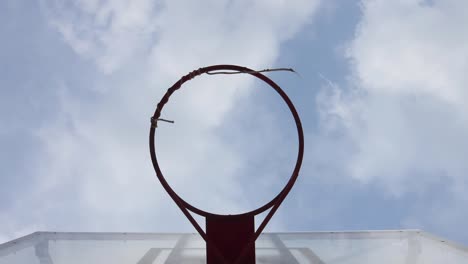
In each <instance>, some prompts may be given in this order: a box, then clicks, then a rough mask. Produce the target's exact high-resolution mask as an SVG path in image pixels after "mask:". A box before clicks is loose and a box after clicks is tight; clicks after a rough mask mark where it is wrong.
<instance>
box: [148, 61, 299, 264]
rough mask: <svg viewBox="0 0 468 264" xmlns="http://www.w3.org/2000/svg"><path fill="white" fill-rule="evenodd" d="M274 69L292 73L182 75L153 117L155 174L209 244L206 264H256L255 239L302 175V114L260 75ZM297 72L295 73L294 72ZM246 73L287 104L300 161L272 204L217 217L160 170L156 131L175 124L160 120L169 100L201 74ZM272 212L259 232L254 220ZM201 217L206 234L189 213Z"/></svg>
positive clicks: (217, 69) (215, 69) (231, 68)
mask: <svg viewBox="0 0 468 264" xmlns="http://www.w3.org/2000/svg"><path fill="white" fill-rule="evenodd" d="M274 70H287V71H293V70H292V69H284V68H282V69H271V70H270V69H267V70H263V71H254V70H251V69H249V68H246V67H242V66H236V65H213V66H208V67H204V68H200V69H198V70H195V71H192V72H190V73H189V74H187V75H185V76H183V77H182V78H181V79H180V80H178V81H177V82H176V83H175V84H174V85H173V86H172V87H171V88H169V89H168V90H167V92H166V94H164V96H163V98H162V99H161V101H160V102H159V103H158V104H157V107H156V110H155V112H154V115H153V117H152V118H151V128H150V135H149V145H150V153H151V161H152V163H153V167H154V170H155V172H156V175H157V177H158V179H159V181H160V182H161V184H162V186H163V187H164V189H165V190H166V191H167V193H168V194H169V196H170V197H171V198H172V199H173V200H174V202H175V203H176V204H177V206H178V207H179V208H180V210H182V212H183V213H184V215H185V216H186V217H187V218H188V220H189V221H190V223H192V225H193V226H194V227H195V229H196V230H197V232H198V233H199V234H200V236H201V237H202V238H203V239H204V240H205V241H206V244H207V247H206V250H207V263H208V264H214V263H226V264H227V263H229V264H231V263H243V264H253V263H255V240H256V239H257V238H258V236H259V235H260V234H261V233H262V231H263V229H264V228H265V227H266V225H267V224H268V222H269V221H270V219H271V218H272V216H273V215H274V214H275V212H276V210H277V209H278V208H279V206H280V205H281V203H282V202H283V200H284V199H285V198H286V196H287V195H288V193H289V191H290V190H291V189H292V187H293V185H294V183H295V182H296V179H297V177H298V175H299V170H300V168H301V164H302V158H303V155H304V133H303V131H302V124H301V120H300V118H299V115H298V113H297V111H296V109H295V107H294V105H293V103H292V102H291V100H290V99H289V98H288V96H287V95H286V93H285V92H284V91H283V90H282V89H281V88H280V87H279V86H278V85H277V84H276V83H275V82H273V81H272V80H271V79H269V78H268V77H266V76H265V75H263V74H262V73H261V72H265V71H274ZM293 72H294V71H293ZM235 73H245V74H250V75H252V76H255V77H257V78H258V79H260V80H262V81H264V82H266V83H267V84H269V85H270V86H271V87H272V88H273V89H274V90H275V91H276V92H277V93H278V94H279V95H280V96H281V98H282V99H283V101H284V102H285V103H286V104H287V106H288V108H289V110H290V112H291V114H292V116H293V118H294V121H295V124H296V128H297V135H298V144H299V148H298V153H297V161H296V165H295V167H294V171H293V173H292V175H291V177H290V179H289V181H288V182H287V184H286V185H285V186H284V188H283V189H282V190H281V191H280V192H279V193H278V194H277V195H276V196H275V197H274V198H273V199H272V200H271V201H269V202H267V203H266V204H264V205H262V206H260V207H258V208H256V209H254V210H251V211H248V212H244V213H241V214H235V215H222V214H214V213H210V212H207V211H204V210H201V209H199V208H197V207H195V206H193V205H191V204H189V203H188V202H186V201H185V200H184V199H182V198H181V197H180V196H179V195H178V194H177V193H176V192H175V191H174V190H173V189H172V188H171V186H170V185H169V184H168V183H167V181H166V179H165V178H164V175H163V173H162V171H161V168H160V167H159V163H158V159H157V156H156V151H155V149H156V144H155V132H156V128H157V125H158V122H159V121H164V122H171V123H173V121H170V120H166V119H162V118H160V116H161V111H162V109H163V108H164V106H165V105H166V103H167V102H168V101H169V98H170V97H171V95H172V94H173V93H174V92H175V91H176V90H178V89H180V88H181V86H182V85H183V84H184V83H185V82H187V81H189V80H191V79H193V78H195V77H196V76H199V75H202V74H210V75H213V74H235ZM268 209H270V211H269V212H268V214H267V216H266V217H265V219H264V220H263V221H262V223H261V224H260V226H259V227H258V229H257V230H255V226H254V218H255V216H256V215H258V214H261V213H263V212H265V211H266V210H268ZM189 211H191V212H193V213H195V214H198V215H200V216H203V217H205V218H206V232H205V231H203V229H202V228H201V227H200V225H199V224H198V223H197V221H196V220H195V219H194V218H193V216H192V215H191V214H190V212H189Z"/></svg>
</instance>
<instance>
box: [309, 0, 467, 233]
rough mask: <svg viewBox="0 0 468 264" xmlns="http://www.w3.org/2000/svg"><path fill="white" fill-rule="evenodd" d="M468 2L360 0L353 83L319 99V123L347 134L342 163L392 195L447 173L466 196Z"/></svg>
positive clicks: (420, 188) (461, 197) (421, 188)
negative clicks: (320, 116)
mask: <svg viewBox="0 0 468 264" xmlns="http://www.w3.org/2000/svg"><path fill="white" fill-rule="evenodd" d="M467 11H468V4H467V2H465V1H431V3H427V2H425V1H363V3H362V13H363V17H362V19H361V22H360V23H359V25H358V28H357V30H356V35H355V38H354V39H353V40H352V41H351V42H350V43H349V49H348V51H347V54H346V56H347V58H348V59H349V61H350V65H351V69H352V75H351V76H350V82H349V83H350V86H351V88H349V89H346V90H340V89H338V88H336V87H330V88H329V89H330V90H331V91H334V92H329V93H328V95H327V94H325V95H324V96H323V97H320V98H319V99H318V100H319V103H321V105H322V107H321V111H323V112H322V113H323V115H324V123H323V124H327V125H330V122H333V123H332V125H333V127H334V128H335V129H337V128H338V130H339V129H342V130H340V131H341V132H342V133H343V134H344V137H345V138H347V140H346V142H347V147H348V149H350V155H349V156H348V157H346V158H344V160H343V163H344V164H345V167H346V170H345V173H348V174H350V175H351V176H352V177H353V178H355V179H359V180H361V181H363V182H377V183H379V184H381V185H382V186H384V187H385V188H386V189H387V190H388V191H389V192H390V193H393V194H395V195H402V194H405V193H407V192H421V193H425V192H428V191H429V186H431V185H433V184H434V183H437V182H440V181H441V180H442V181H443V182H446V183H447V186H448V188H449V189H450V192H451V193H454V196H455V197H456V198H455V201H466V199H467V197H468V196H467V195H466V188H467V186H468V182H467V180H468V178H467V176H466V172H467V171H468V163H466V157H467V156H468V140H467V137H466V135H467V134H468V108H467V107H466V103H465V102H466V101H467V100H468V90H467V85H468V79H467V77H466V76H467V75H466V72H468V47H467V46H466V43H467V41H468V31H467V30H466V26H465V25H466V24H467V23H468V17H467V16H466V13H467ZM441 188H442V186H441ZM433 195H437V194H436V193H434V194H433ZM440 199H445V198H440ZM448 201H450V199H449V200H447V202H448ZM428 203H429V202H428ZM457 203H458V202H457ZM465 204H466V203H465ZM425 206H426V208H429V207H431V206H432V205H431V204H426V205H425ZM447 210H453V208H452V209H449V208H448V207H447ZM458 210H460V209H458ZM439 213H440V214H445V213H447V215H452V214H450V213H449V212H443V211H440V212H439ZM421 215H424V214H423V213H421ZM428 217H429V216H428ZM430 217H432V215H431V216H430ZM430 217H429V218H430ZM421 221H422V222H424V221H425V220H421ZM427 222H430V221H429V220H427V221H426V223H427ZM442 222H444V221H442ZM449 222H450V221H445V224H446V226H444V227H443V228H446V229H450V225H449V224H448V223H449ZM440 226H443V224H441V223H440V225H439V227H440Z"/></svg>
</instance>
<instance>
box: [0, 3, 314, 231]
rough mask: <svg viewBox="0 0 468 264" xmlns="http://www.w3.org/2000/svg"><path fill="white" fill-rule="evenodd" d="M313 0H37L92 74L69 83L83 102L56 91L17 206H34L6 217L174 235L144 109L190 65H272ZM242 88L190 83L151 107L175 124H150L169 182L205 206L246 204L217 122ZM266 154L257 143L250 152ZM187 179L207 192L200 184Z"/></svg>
mask: <svg viewBox="0 0 468 264" xmlns="http://www.w3.org/2000/svg"><path fill="white" fill-rule="evenodd" d="M317 3H318V1H300V0H298V1H287V2H286V1H256V2H251V1H234V2H232V1H209V2H204V5H200V4H199V3H197V2H195V1H183V2H182V1H165V2H158V3H156V4H155V3H154V1H148V0H139V1H90V0H86V1H84V0H83V1H53V2H49V1H44V2H42V4H41V8H42V11H43V13H44V14H45V17H46V19H48V21H49V22H50V24H51V25H52V28H53V29H56V30H57V31H58V32H59V33H60V35H61V36H62V37H63V40H64V41H65V43H67V44H68V45H70V47H71V48H72V49H73V50H74V51H75V52H76V54H77V55H79V56H81V57H83V58H86V59H87V60H88V61H90V62H92V63H95V65H96V66H97V70H98V71H99V72H100V73H102V75H97V76H98V78H97V79H96V80H94V81H91V82H90V83H92V87H89V88H85V87H81V88H80V89H84V90H87V91H89V92H90V93H91V94H92V96H94V97H93V98H92V100H89V99H84V98H82V97H79V96H77V93H76V92H75V91H74V90H73V89H76V86H74V85H68V84H67V82H66V80H65V81H64V83H63V84H60V85H59V87H61V88H60V89H61V91H62V92H61V94H62V96H61V102H60V103H61V106H62V107H61V112H60V113H59V114H58V118H57V119H56V120H54V121H53V122H50V123H47V125H45V126H44V127H43V128H42V129H41V130H40V131H38V133H37V135H38V137H40V139H41V140H42V142H43V150H42V154H43V155H42V156H40V157H38V160H37V163H38V164H40V166H38V168H37V177H39V178H40V179H41V181H40V182H41V183H40V184H39V185H38V187H37V189H36V192H35V193H33V194H30V196H28V197H25V201H24V202H22V203H21V204H22V206H23V207H24V206H29V207H34V210H32V209H31V208H19V207H18V206H17V207H14V209H12V210H11V211H10V212H9V215H10V217H14V216H15V215H17V214H19V213H18V212H20V211H22V210H32V211H34V212H36V213H37V214H35V216H34V217H33V218H32V219H30V220H28V221H25V222H40V223H41V224H43V226H45V228H48V229H66V230H70V229H74V230H78V229H80V230H90V231H92V230H97V231H103V230H120V231H123V230H126V231H131V230H140V231H141V230H159V231H161V230H164V231H170V230H175V229H177V228H180V227H181V226H184V228H186V226H187V223H186V220H185V219H184V218H183V217H182V215H181V214H180V213H179V212H178V211H177V209H176V208H175V205H174V204H172V201H171V202H170V203H167V199H168V197H167V195H166V194H165V193H163V191H162V188H160V187H159V184H158V183H157V182H156V178H155V175H154V172H153V170H152V167H151V164H150V159H149V153H148V146H147V137H148V136H147V134H148V130H149V117H150V116H151V114H152V112H153V111H154V107H155V104H156V102H157V101H158V99H159V98H160V97H161V96H162V94H163V93H164V92H165V90H166V89H167V88H168V87H169V86H170V85H172V83H174V82H175V81H176V80H177V79H178V78H180V77H181V75H183V74H186V73H187V72H189V71H191V70H193V69H196V68H198V67H201V66H205V65H210V64H215V63H228V64H240V65H245V66H248V67H252V68H263V67H270V66H273V64H274V62H275V60H276V58H277V57H278V52H279V47H280V44H281V43H282V42H284V41H285V40H288V39H290V38H292V37H293V36H294V34H295V33H297V32H298V30H299V29H300V28H301V27H303V26H304V25H305V24H307V23H308V21H310V18H311V16H312V15H313V13H314V10H316V8H317ZM62 70H66V69H62ZM77 74H79V73H77ZM254 84H255V83H254V82H253V81H252V80H251V78H248V77H246V76H229V77H227V76H224V77H223V78H220V77H199V78H196V79H194V80H192V81H191V82H190V83H188V84H187V87H184V88H183V90H182V91H180V92H178V93H177V94H176V95H174V96H173V97H174V98H173V99H171V101H170V103H169V105H168V106H167V109H165V110H164V112H163V116H164V117H165V118H170V119H175V120H176V124H175V125H170V124H161V132H160V133H161V135H160V137H161V138H162V139H164V140H163V141H161V144H160V146H158V147H159V148H160V149H159V152H160V153H161V154H160V155H161V163H162V165H163V168H164V169H165V171H166V172H167V175H170V177H171V180H170V183H171V184H174V186H175V187H176V189H177V188H178V190H180V191H182V192H184V194H186V195H187V196H189V197H191V198H193V199H198V200H197V201H199V202H202V203H204V204H206V206H208V208H210V209H217V210H219V211H223V210H226V209H234V210H237V211H239V210H242V209H245V208H246V207H249V206H250V202H251V201H250V200H249V198H248V197H245V196H243V194H242V193H239V192H238V190H241V189H242V186H241V184H242V182H241V179H240V178H239V175H236V173H237V172H239V170H241V169H243V168H245V167H246V166H251V164H250V165H249V164H248V160H247V158H246V157H245V156H243V155H242V151H239V149H236V148H235V147H234V146H232V144H230V143H229V142H225V141H223V139H222V138H221V136H220V135H219V133H218V132H219V130H220V129H229V127H232V126H234V125H235V124H229V122H230V121H232V120H226V118H229V117H232V116H233V110H235V109H236V108H235V106H239V105H242V104H241V103H240V100H241V99H242V100H247V102H250V103H251V102H252V99H249V98H246V95H248V94H249V93H250V90H249V89H248V87H252V86H254ZM244 106H245V107H246V109H251V108H252V107H254V106H252V105H251V104H250V105H249V104H244ZM254 109H255V107H254ZM236 111H237V112H239V111H240V113H243V112H242V111H245V110H242V109H240V110H239V109H236ZM262 120H263V121H262ZM276 121H277V120H276V119H275V117H274V116H267V117H266V118H265V119H260V120H259V121H258V122H259V123H261V122H263V123H265V124H270V125H271V126H273V127H277V126H278V124H277V123H278V122H276ZM272 124H273V125H272ZM241 125H242V123H241ZM271 126H269V127H267V128H263V127H253V128H252V131H253V134H254V135H258V134H259V131H260V134H261V135H265V140H267V141H268V138H275V133H272V131H266V130H265V129H271V128H272V127H271ZM273 131H274V130H273ZM255 133H257V134H255ZM281 133H282V132H281V131H278V134H281ZM247 134H248V133H247ZM268 134H271V136H266V135H268ZM244 136H246V135H243V137H244ZM231 143H232V142H231ZM241 150H245V149H241ZM270 150H271V146H267V147H265V149H261V150H259V151H270ZM212 161H216V162H212ZM181 162H184V163H183V164H180V163H181ZM207 164H209V166H207ZM220 174H221V175H220ZM220 177H222V179H220ZM198 179H200V180H201V181H204V182H208V183H209V185H208V186H205V187H203V186H202V185H200V183H199V181H198ZM196 187H199V188H205V189H201V190H197V189H196ZM208 191H210V193H209V194H208V193H207V192H208ZM258 191H259V192H261V190H258ZM200 193H202V195H200ZM213 197H216V199H213ZM168 204H170V206H171V207H170V208H169V207H167V205H168ZM162 212H164V214H163V213H162ZM31 214H32V213H31ZM65 219H67V220H65ZM174 219H176V220H174ZM189 230H191V229H189Z"/></svg>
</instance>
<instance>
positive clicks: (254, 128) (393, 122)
mask: <svg viewBox="0 0 468 264" xmlns="http://www.w3.org/2000/svg"><path fill="white" fill-rule="evenodd" d="M467 13H468V2H466V1H463V0H432V1H422V0H395V1H384V0H368V1H351V0H350V1H338V0H332V1H324V0H289V1H280V0H277V1H271V0H269V1H261V0H259V1H247V0H245V1H244V0H241V1H227V0H226V1H224V0H221V1H220V0H216V1H215V0H207V1H204V2H203V4H201V3H198V2H197V1H155V0H133V1H129V0H114V1H107V0H101V1H98V0H79V1H71V0H70V1H67V0H50V1H48V0H42V1H26V0H6V1H1V3H0V34H1V36H2V37H1V42H0V147H1V151H0V223H1V227H0V243H1V242H5V241H8V240H11V239H14V238H17V237H19V236H23V235H26V234H29V233H32V232H35V231H90V232H105V231H107V232H110V231H117V232H194V229H193V227H192V226H191V225H190V223H189V222H188V221H187V220H186V219H185V217H184V216H183V214H182V213H181V212H180V211H179V210H178V208H177V207H176V205H175V204H174V202H173V201H172V200H170V198H169V196H168V195H167V194H166V193H165V191H164V190H163V188H162V187H161V186H160V184H159V182H158V181H157V178H156V175H155V173H154V171H153V169H152V165H151V160H150V155H149V147H148V133H149V128H150V117H151V115H152V113H153V112H154V109H155V107H156V104H157V102H158V101H159V100H160V99H161V97H162V95H163V94H164V93H165V91H166V90H167V89H168V88H169V87H170V86H172V84H173V83H175V82H176V81H177V80H178V79H179V78H180V77H181V76H183V75H185V74H187V73H188V72H190V71H192V70H195V69H197V68H200V67H204V66H208V65H213V64H235V65H242V66H246V67H249V68H252V69H257V70H260V69H264V68H275V67H291V68H294V69H295V70H296V71H297V72H298V74H292V73H288V72H274V73H266V75H267V76H269V77H270V78H271V79H273V80H274V81H275V82H277V83H278V84H279V85H280V86H281V87H282V89H283V90H284V91H285V92H286V93H287V94H288V96H289V97H290V98H291V100H292V101H293V103H294V104H295V106H296V108H297V110H298V112H299V115H300V117H301V120H302V122H303V125H304V133H305V155H304V163H303V166H302V169H301V173H300V176H299V178H298V181H297V183H296V185H295V186H294V188H293V189H292V191H291V193H290V195H289V196H288V197H287V198H286V200H285V201H284V203H283V204H282V206H281V207H280V209H279V210H278V212H277V213H276V214H275V216H274V217H273V220H272V221H271V222H270V224H269V226H268V227H267V231H270V232H273V231H324V230H326V231H329V230H376V229H378V230H382V229H422V230H425V231H428V232H431V233H433V234H436V235H439V236H442V237H445V238H447V239H451V240H454V241H458V242H461V243H463V244H468V232H466V231H465V225H466V223H465V222H466V220H465V219H467V218H468V210H466V207H467V206H468V192H467V191H468V174H467V172H468V162H467V161H466V157H468V138H467V137H466V135H467V134H468V107H467V105H466V104H465V102H466V101H467V100H468V89H467V88H466V86H467V85H468V77H467V76H468V75H466V74H465V72H467V70H468V46H467V45H466V42H467V41H468V31H467V30H466V24H467V23H468V16H466V14H467ZM162 117H163V118H166V119H171V120H174V121H175V123H174V124H169V123H161V124H160V127H158V132H157V136H156V140H157V142H158V149H157V153H158V157H159V159H160V162H161V167H162V169H163V171H164V173H165V175H166V179H167V180H168V182H169V183H170V184H171V186H173V188H174V189H175V190H176V191H177V192H178V193H179V194H180V195H181V196H182V197H183V198H184V199H186V200H187V201H189V202H190V203H193V204H195V205H197V206H198V207H200V208H202V209H206V210H209V211H211V212H216V213H239V212H244V211H246V210H251V209H254V208H257V207H259V206H261V205H262V204H264V203H265V202H268V201H269V200H270V199H271V198H272V197H273V196H274V195H275V194H276V193H277V192H278V191H279V190H281V188H282V187H283V186H284V184H285V182H286V181H287V180H288V178H289V176H290V174H291V172H292V169H293V167H294V163H295V159H296V156H295V155H296V152H297V136H296V131H295V128H294V123H293V120H292V117H291V115H290V113H289V112H288V109H287V107H286V105H285V104H284V102H282V101H281V99H280V98H279V96H278V95H277V94H275V93H274V91H273V90H272V89H270V88H269V87H268V86H266V85H265V84H264V83H262V82H261V81H259V80H255V78H253V77H251V76H248V75H243V74H238V75H216V76H206V75H203V76H200V77H197V78H195V79H193V80H191V81H190V82H187V83H186V85H184V86H183V87H182V89H181V90H179V91H177V93H176V94H174V96H173V97H172V98H171V100H170V101H169V103H168V104H167V106H166V107H165V108H164V111H163V113H162ZM198 219H199V220H201V221H203V219H200V218H198ZM260 221H261V216H259V217H258V218H257V220H256V222H257V223H258V222H260Z"/></svg>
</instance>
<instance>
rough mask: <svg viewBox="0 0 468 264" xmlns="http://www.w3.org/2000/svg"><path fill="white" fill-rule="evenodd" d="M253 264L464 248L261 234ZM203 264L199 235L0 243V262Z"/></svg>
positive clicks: (428, 239)
mask: <svg viewBox="0 0 468 264" xmlns="http://www.w3.org/2000/svg"><path fill="white" fill-rule="evenodd" d="M256 258H257V263H259V264H261V263H301V264H302V263H314V264H320V263H327V264H331V263H336V264H338V263H346V264H351V263H353V264H354V263H356V264H358V263H359V264H363V263H384V264H386V263H389V264H390V263H391V264H399V263H404V264H412V263H425V264H431V263H443V264H451V263H454V264H458V263H460V264H461V263H463V264H466V263H468V249H467V248H466V247H464V246H461V245H458V244H455V243H452V242H448V241H444V240H441V239H440V238H437V237H435V236H432V235H430V234H428V233H425V232H421V231H417V230H403V231H362V232H307V233H266V234H263V235H262V236H260V237H259V239H258V240H257V242H256ZM78 263H80V264H82V263H87V264H102V263H113V264H157V263H206V260H205V242H204V241H203V240H202V239H201V238H200V236H199V235H198V234H149V233H55V232H36V233H33V234H31V235H28V236H25V237H22V238H19V239H16V240H13V241H10V242H7V243H5V244H1V245H0V264H78Z"/></svg>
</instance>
